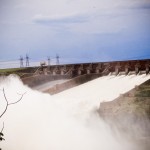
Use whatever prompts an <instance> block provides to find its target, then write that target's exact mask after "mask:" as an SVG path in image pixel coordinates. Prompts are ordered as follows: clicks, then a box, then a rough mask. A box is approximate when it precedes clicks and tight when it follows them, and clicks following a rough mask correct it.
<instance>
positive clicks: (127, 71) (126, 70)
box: [125, 67, 129, 75]
mask: <svg viewBox="0 0 150 150" xmlns="http://www.w3.org/2000/svg"><path fill="white" fill-rule="evenodd" d="M128 73H129V68H128V67H125V74H126V75H127V74H128Z"/></svg>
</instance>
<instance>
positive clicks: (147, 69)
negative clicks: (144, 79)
mask: <svg viewBox="0 0 150 150" xmlns="http://www.w3.org/2000/svg"><path fill="white" fill-rule="evenodd" d="M148 73H149V67H148V66H146V74H148Z"/></svg>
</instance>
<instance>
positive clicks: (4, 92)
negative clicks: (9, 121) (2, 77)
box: [0, 88, 8, 118]
mask: <svg viewBox="0 0 150 150" xmlns="http://www.w3.org/2000/svg"><path fill="white" fill-rule="evenodd" d="M3 95H4V98H5V100H6V107H5V110H4V111H3V113H2V114H1V115H0V118H1V117H2V116H3V115H4V114H5V112H6V110H7V108H8V100H7V98H6V95H5V90H4V88H3Z"/></svg>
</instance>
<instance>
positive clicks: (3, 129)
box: [0, 122, 4, 133]
mask: <svg viewBox="0 0 150 150" xmlns="http://www.w3.org/2000/svg"><path fill="white" fill-rule="evenodd" d="M3 130H4V122H3V127H2V129H1V132H0V133H2V132H3Z"/></svg>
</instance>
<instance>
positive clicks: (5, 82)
mask: <svg viewBox="0 0 150 150" xmlns="http://www.w3.org/2000/svg"><path fill="white" fill-rule="evenodd" d="M148 79H150V76H149V75H148V76H146V75H139V76H135V75H131V76H117V77H116V76H106V77H100V78H98V79H95V80H93V81H90V82H87V83H85V84H82V85H80V86H77V87H74V88H72V89H69V90H66V91H64V92H61V93H59V94H56V95H53V96H51V95H49V94H45V93H42V92H38V91H36V90H32V89H30V88H29V87H27V86H25V85H23V83H22V82H21V80H20V79H19V78H18V77H17V76H9V77H3V78H0V89H1V91H0V113H2V112H3V111H4V109H5V106H6V101H5V99H4V95H3V91H2V89H3V88H4V89H5V94H6V97H7V99H8V101H9V103H11V102H14V101H17V100H18V99H19V98H20V95H19V94H22V93H24V92H26V94H25V95H24V96H23V98H22V100H21V101H20V102H19V103H17V104H15V105H10V106H9V107H8V109H7V111H6V113H5V114H4V115H3V117H2V118H0V129H1V128H2V126H3V122H4V130H3V133H4V138H5V141H2V142H0V148H2V149H3V150H41V149H42V150H137V149H138V147H137V146H136V144H134V143H133V142H132V141H129V140H127V139H126V138H125V137H123V135H121V133H120V134H119V133H118V134H117V136H116V135H115V133H114V132H112V130H111V128H110V126H108V125H107V124H106V123H105V122H104V121H103V120H102V119H101V118H100V117H99V115H98V114H97V113H96V111H95V110H97V109H98V108H99V105H100V102H103V101H111V100H113V99H114V98H116V97H118V96H119V95H120V94H122V93H125V92H127V91H129V90H130V89H132V88H134V87H135V86H136V85H139V84H141V83H143V82H144V81H146V80H148ZM118 132H119V131H118Z"/></svg>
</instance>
